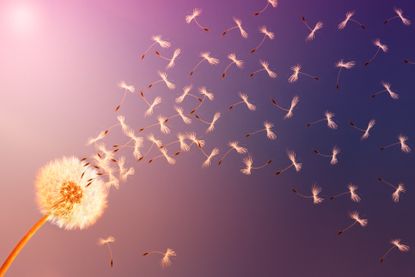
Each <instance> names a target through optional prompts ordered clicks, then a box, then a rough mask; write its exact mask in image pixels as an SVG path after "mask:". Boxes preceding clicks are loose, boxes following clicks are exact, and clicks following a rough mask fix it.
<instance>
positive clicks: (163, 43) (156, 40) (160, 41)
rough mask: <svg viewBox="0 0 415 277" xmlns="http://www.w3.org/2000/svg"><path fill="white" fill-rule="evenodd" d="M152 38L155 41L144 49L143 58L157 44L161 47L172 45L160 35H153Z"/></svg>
mask: <svg viewBox="0 0 415 277" xmlns="http://www.w3.org/2000/svg"><path fill="white" fill-rule="evenodd" d="M151 39H152V40H153V43H152V44H151V45H150V46H149V47H148V48H147V50H146V51H144V53H143V54H141V60H143V59H144V57H145V56H146V54H147V53H148V52H149V51H150V50H151V49H152V48H153V47H154V46H155V45H157V44H158V45H159V46H160V47H161V48H169V47H170V46H171V43H170V42H168V41H166V40H163V39H162V38H161V36H160V35H156V36H153V37H152V38H151Z"/></svg>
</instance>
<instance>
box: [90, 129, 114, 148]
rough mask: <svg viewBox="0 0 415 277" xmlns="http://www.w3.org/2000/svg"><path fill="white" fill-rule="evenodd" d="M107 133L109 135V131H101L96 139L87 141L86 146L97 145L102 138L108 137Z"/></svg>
mask: <svg viewBox="0 0 415 277" xmlns="http://www.w3.org/2000/svg"><path fill="white" fill-rule="evenodd" d="M108 133H109V130H104V131H101V132H100V133H99V134H98V135H97V136H96V137H94V138H90V139H88V143H87V145H91V144H95V143H97V142H98V141H100V140H102V139H103V138H105V137H106V136H107V135H108Z"/></svg>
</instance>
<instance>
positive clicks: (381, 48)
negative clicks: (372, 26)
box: [365, 39, 389, 66]
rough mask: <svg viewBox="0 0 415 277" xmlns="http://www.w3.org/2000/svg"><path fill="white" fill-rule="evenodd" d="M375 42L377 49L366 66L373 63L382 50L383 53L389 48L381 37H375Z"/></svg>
mask: <svg viewBox="0 0 415 277" xmlns="http://www.w3.org/2000/svg"><path fill="white" fill-rule="evenodd" d="M373 44H374V45H375V46H376V47H377V50H376V52H375V54H374V55H373V56H372V57H371V58H370V59H369V60H368V61H367V62H365V66H368V65H369V64H370V63H372V62H373V61H374V60H375V59H376V57H377V56H378V54H379V53H380V52H381V51H382V52H383V53H386V52H388V50H389V48H388V46H387V45H386V44H383V43H382V42H381V41H380V39H375V40H374V41H373Z"/></svg>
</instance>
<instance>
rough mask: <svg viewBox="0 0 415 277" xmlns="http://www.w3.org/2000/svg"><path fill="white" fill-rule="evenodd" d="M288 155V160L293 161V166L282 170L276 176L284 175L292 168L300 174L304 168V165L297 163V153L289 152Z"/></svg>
mask: <svg viewBox="0 0 415 277" xmlns="http://www.w3.org/2000/svg"><path fill="white" fill-rule="evenodd" d="M287 155H288V159H290V161H291V164H290V165H289V166H287V167H285V168H283V169H280V170H278V171H277V172H275V175H281V174H282V173H284V172H285V171H287V170H288V169H290V168H291V167H294V168H295V171H296V172H300V171H301V168H302V167H303V164H302V163H299V162H297V160H296V154H295V152H293V151H288V152H287Z"/></svg>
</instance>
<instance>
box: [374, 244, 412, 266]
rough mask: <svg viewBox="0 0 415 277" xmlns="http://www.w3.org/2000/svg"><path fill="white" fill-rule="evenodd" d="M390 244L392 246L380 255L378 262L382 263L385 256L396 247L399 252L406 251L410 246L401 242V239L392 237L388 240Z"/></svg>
mask: <svg viewBox="0 0 415 277" xmlns="http://www.w3.org/2000/svg"><path fill="white" fill-rule="evenodd" d="M390 243H391V244H392V247H391V248H389V249H388V250H387V251H386V252H385V253H384V254H383V255H382V257H380V262H381V263H383V262H384V261H385V258H386V256H387V255H388V254H389V253H390V252H391V251H392V250H393V249H395V248H396V249H398V250H399V251H400V252H408V251H409V250H410V247H409V246H408V245H406V244H403V243H402V242H401V239H394V240H391V242H390Z"/></svg>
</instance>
